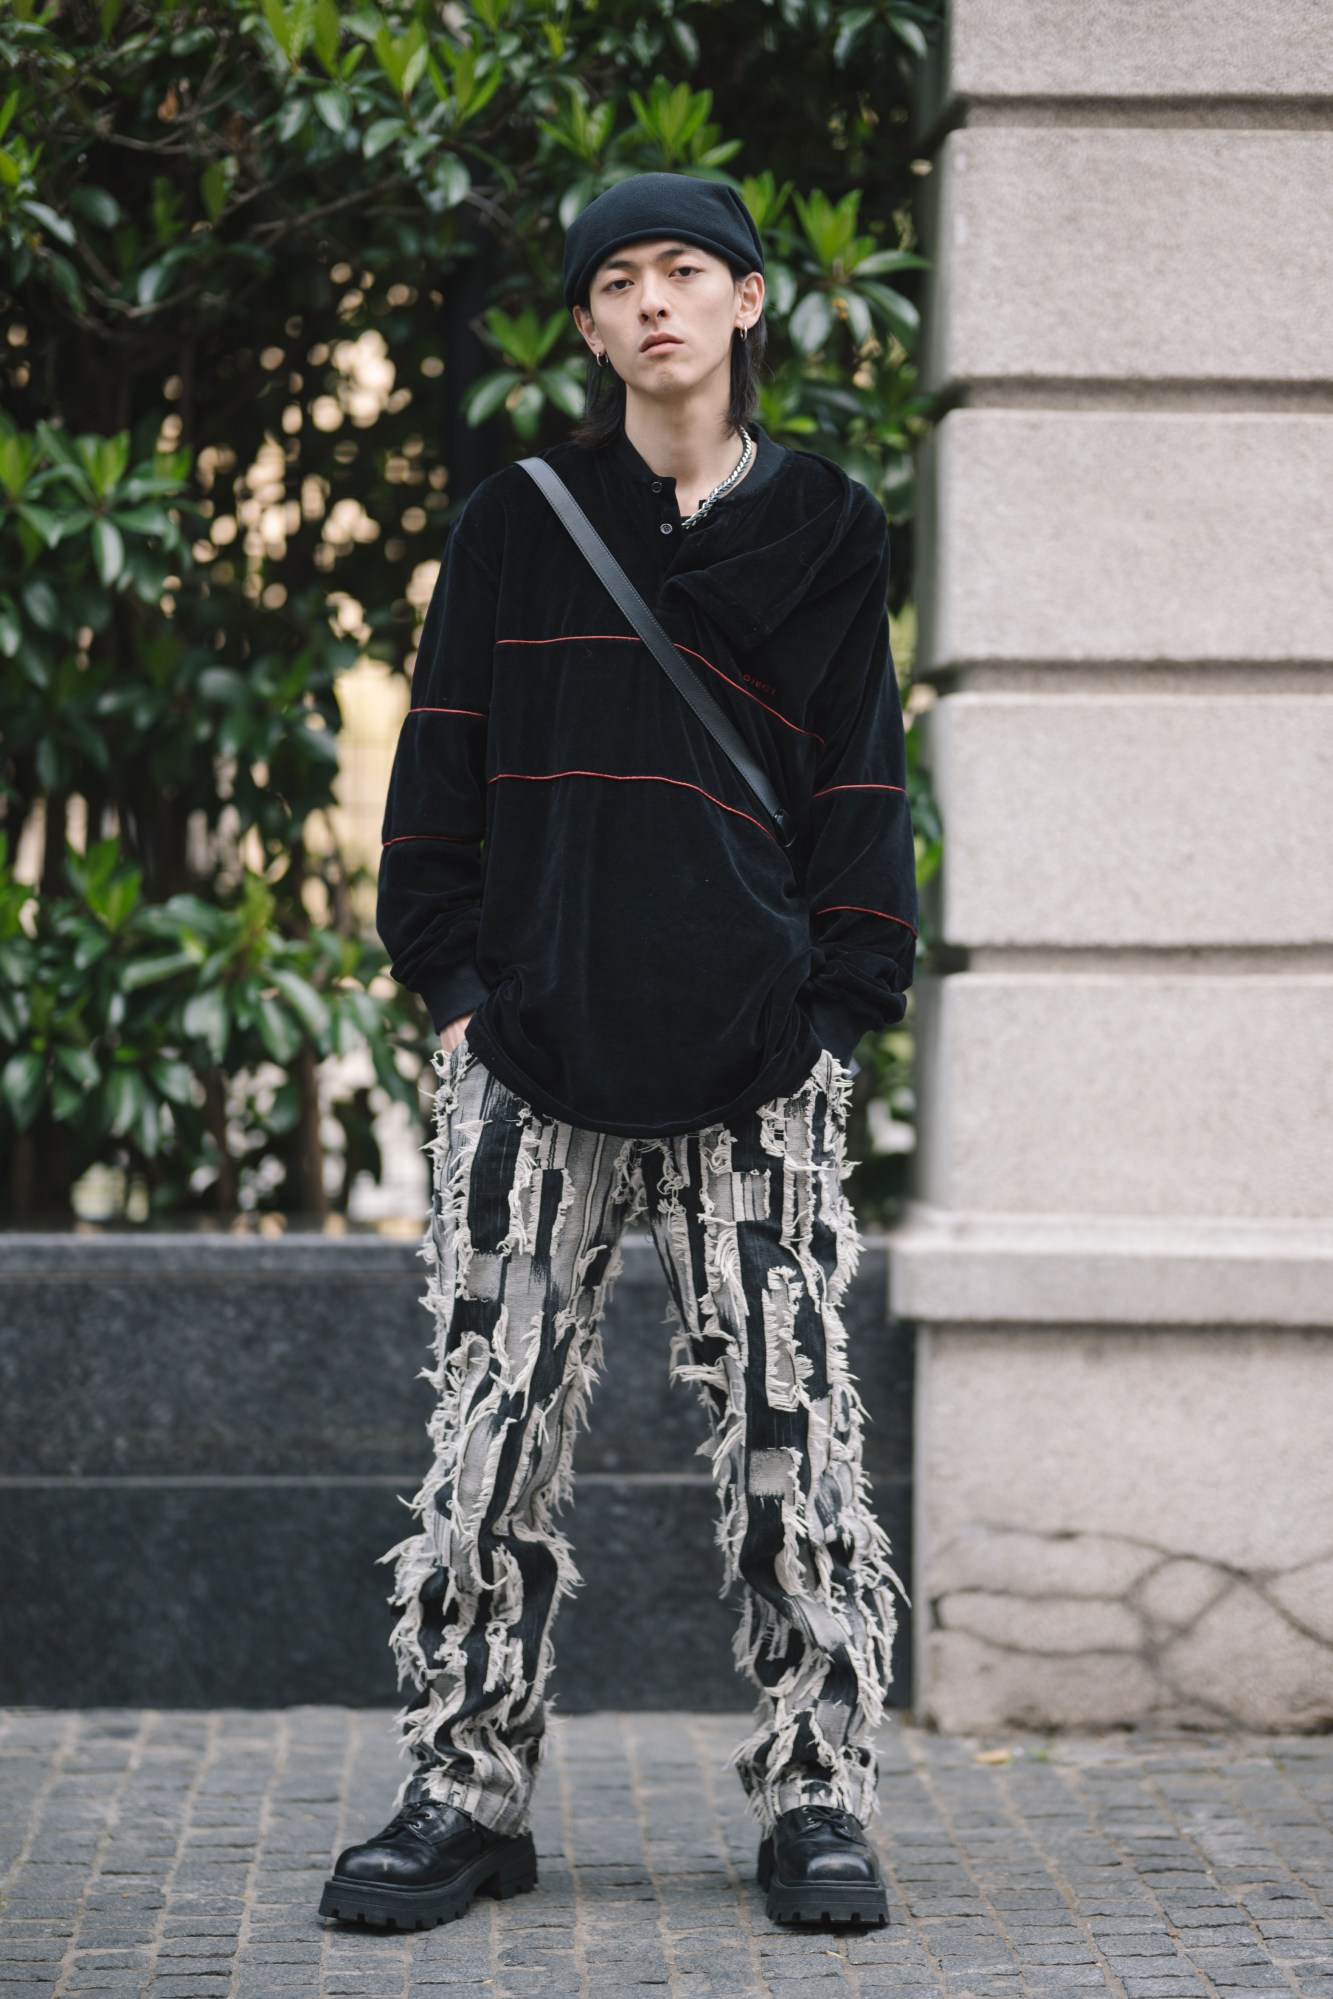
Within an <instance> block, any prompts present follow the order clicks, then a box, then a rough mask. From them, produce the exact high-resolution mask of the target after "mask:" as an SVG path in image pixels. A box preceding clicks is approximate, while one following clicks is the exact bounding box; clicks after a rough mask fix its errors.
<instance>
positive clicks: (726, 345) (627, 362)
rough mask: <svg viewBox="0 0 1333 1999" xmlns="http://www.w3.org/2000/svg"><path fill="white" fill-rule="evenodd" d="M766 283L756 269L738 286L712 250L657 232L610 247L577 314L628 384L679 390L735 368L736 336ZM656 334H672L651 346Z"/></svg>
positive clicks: (654, 390)
mask: <svg viewBox="0 0 1333 1999" xmlns="http://www.w3.org/2000/svg"><path fill="white" fill-rule="evenodd" d="M763 286H764V281H763V278H762V277H761V276H760V275H759V273H758V272H757V271H754V272H752V273H750V275H749V276H747V277H746V278H745V279H744V280H743V281H742V282H741V284H740V285H739V286H738V284H737V282H736V279H735V277H734V276H733V274H732V271H731V267H730V266H729V265H728V264H727V263H726V262H725V261H724V259H723V258H721V257H715V256H714V255H713V253H712V251H711V250H702V249H698V248H696V247H695V245H694V244H692V243H679V242H677V241H676V240H675V238H674V237H671V236H654V237H650V238H646V239H645V240H644V241H643V242H641V243H626V244H625V245H624V246H623V247H622V248H620V249H618V250H613V251H612V252H611V255H610V256H609V257H608V258H607V259H606V261H605V263H603V264H601V265H599V266H598V268H597V270H596V271H595V272H594V273H593V278H592V283H591V285H590V286H589V289H588V304H587V307H586V309H585V308H584V307H583V306H575V307H574V318H575V322H576V323H577V325H578V328H579V331H580V332H581V333H582V334H583V336H584V338H585V339H586V340H587V342H588V344H589V346H590V347H591V348H592V349H593V351H594V352H598V351H601V352H604V353H605V354H606V356H607V359H608V361H609V363H610V365H611V366H612V367H613V368H614V369H615V371H616V373H617V374H618V375H619V376H620V378H621V380H622V381H623V382H624V383H625V384H626V385H627V386H628V387H632V388H635V389H638V390H639V391H641V392H642V393H644V394H646V395H674V394H680V393H681V392H683V391H685V390H688V389H692V388H693V387H694V386H695V385H696V384H697V383H698V382H700V381H701V380H703V379H704V377H705V376H707V375H709V374H711V373H712V372H713V371H714V370H716V369H718V368H721V367H726V366H729V364H730V354H731V340H732V334H733V332H734V331H735V329H736V328H737V326H741V325H745V326H748V325H749V324H751V323H752V321H753V320H755V319H756V318H757V317H758V310H757V308H758V305H759V303H760V301H761V300H762V298H763ZM655 334H662V335H670V336H671V338H670V340H666V341H663V342H660V343H659V344H656V345H650V346H645V344H644V343H645V341H647V340H649V339H650V337H651V336H653V335H655Z"/></svg>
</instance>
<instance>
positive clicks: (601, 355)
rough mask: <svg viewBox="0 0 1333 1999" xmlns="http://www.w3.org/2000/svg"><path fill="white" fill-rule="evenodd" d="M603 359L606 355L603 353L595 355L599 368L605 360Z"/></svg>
mask: <svg viewBox="0 0 1333 1999" xmlns="http://www.w3.org/2000/svg"><path fill="white" fill-rule="evenodd" d="M605 360H606V356H605V354H599V355H598V356H597V365H598V367H599V368H600V367H601V366H602V365H603V363H604V362H605Z"/></svg>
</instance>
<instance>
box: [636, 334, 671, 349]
mask: <svg viewBox="0 0 1333 1999" xmlns="http://www.w3.org/2000/svg"><path fill="white" fill-rule="evenodd" d="M679 346H680V342H679V340H677V339H676V337H675V335H674V334H671V333H657V334H654V336H653V338H652V339H651V340H645V341H644V343H643V346H642V347H641V348H640V349H639V352H640V353H641V354H652V353H655V352H656V350H657V349H658V348H659V347H679Z"/></svg>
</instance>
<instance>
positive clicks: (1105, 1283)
mask: <svg viewBox="0 0 1333 1999" xmlns="http://www.w3.org/2000/svg"><path fill="white" fill-rule="evenodd" d="M1330 102H1333V35H1330V33H1329V14H1328V9H1327V6H1326V5H1322V4H1317V0H1291V4H1288V5H1285V6H1282V7H1272V6H1267V5H1260V4H1256V0H1207V4H1204V0H1183V3H1182V4H1179V5H1176V6H1173V7H1139V8H1134V7H1125V6H1123V5H1121V4H1118V0H1041V4H1035V5H1034V4H1033V0H952V5H951V8H950V21H949V28H948V36H947V42H946V47H945V50H944V54H943V59H942V61H941V63H940V65H939V68H938V71H937V73H936V75H935V77H934V79H933V82H932V85H931V88H930V90H929V92H928V93H927V96H926V100H925V101H924V103H923V105H922V129H921V148H922V153H923V155H924V156H927V157H929V158H930V160H931V162H932V170H931V171H930V173H929V174H928V175H927V176H926V178H925V180H924V182H923V189H924V194H925V209H926V213H925V215H924V218H923V219H924V225H925V226H924V234H925V243H924V247H925V249H926V251H927V253H928V254H929V255H930V256H931V257H932V258H933V259H934V260H935V269H934V270H933V272H932V274H931V297H930V300H929V312H928V319H929V327H928V335H927V345H926V350H925V355H924V369H925V386H926V387H928V388H929V389H931V390H934V391H936V392H941V393H943V394H944V395H945V396H946V397H947V399H948V407H947V413H946V414H944V416H943V419H942V421H941V422H940V423H939V424H938V427H937V428H936V429H935V430H934V431H933V433H932V435H931V437H930V439H929V441H928V444H927V445H926V447H925V449H924V451H923V453H922V456H921V464H920V468H919V469H920V474H921V492H920V513H919V519H918V528H919V538H918V548H919V561H920V572H919V577H918V604H919V612H920V619H921V644H920V656H919V663H918V671H919V672H920V673H921V674H922V675H923V676H924V677H925V678H926V679H928V680H929V681H931V682H932V683H933V684H934V685H935V686H936V687H937V689H938V690H939V699H938V700H937V701H936V703H935V704H934V706H933V707H932V708H931V710H930V711H929V713H928V715H926V716H925V717H924V718H923V725H924V726H925V727H926V729H927V731H928V741H929V746H930V758H929V761H930V763H931V767H932V770H933V772H934V778H935V787H936V793H937V796H938V799H939V802H940V807H941V811H942V817H943V824H944V837H945V855H944V865H943V875H942V879H941V882H940V884H939V890H940V892H939V897H938V901H937V905H936V923H937V929H938V934H939V935H940V937H941V939H942V946H941V950H940V952H939V954H938V963H937V966H936V968H935V969H934V970H933V972H932V974H931V976H929V977H927V978H925V979H923V980H921V981H920V982H919V984H918V1032H919V1048H920V1089H919V1102H920V1128H919V1133H918V1149H917V1181H916V1199H915V1202H914V1204H913V1207H912V1209H911V1211H910V1213H909V1215H908V1217H907V1219H906V1222H905V1224H904V1226H902V1227H901V1228H900V1229H898V1230H897V1231H896V1232H895V1233H894V1234H893V1236H892V1237H891V1239H890V1260H891V1275H890V1299H891V1306H892V1309H893V1311H894V1312H895V1313H896V1314H900V1315H903V1316H905V1317H907V1318H909V1319H911V1320H913V1321H914V1322H915V1324H916V1327H917V1336H918V1345H917V1403H916V1433H917V1446H916V1501H915V1503H916V1551H915V1563H914V1568H915V1575H916V1620H915V1629H916V1633H917V1676H916V1694H917V1700H918V1703H919V1705H920V1707H921V1709H922V1710H923V1711H924V1712H925V1714H926V1715H927V1716H929V1717H930V1718H933V1719H934V1720H935V1721H936V1722H938V1723H939V1724H940V1725H941V1726H943V1727H945V1728H950V1729H953V1728H979V1727H984V1726H989V1725H992V1724H997V1723H1003V1722H1019V1723H1036V1724H1043V1723H1063V1722H1113V1723H1121V1722H1126V1721H1134V1720H1136V1719H1139V1718H1147V1717H1159V1718H1170V1719H1174V1720H1177V1721H1183V1722H1186V1723H1192V1724H1197V1725H1202V1726H1212V1725H1216V1724H1219V1723H1228V1722H1241V1723H1246V1724H1252V1725H1258V1726H1261V1727H1264V1726H1274V1727H1287V1726H1297V1727H1300V1726H1327V1725H1328V1724H1329V1722H1330V1721H1331V1720H1333V1227H1331V1223H1330V1217H1331V1216H1333V1067H1331V1059H1330V1049H1333V861H1331V856H1333V837H1331V834H1333V826H1331V824H1330V807H1331V802H1333V342H1330V340H1329V327H1330V325H1331V324H1333V132H1330V131H1329V130H1328V107H1329V104H1330Z"/></svg>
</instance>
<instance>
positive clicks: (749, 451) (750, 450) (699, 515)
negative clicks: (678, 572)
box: [680, 425, 754, 528]
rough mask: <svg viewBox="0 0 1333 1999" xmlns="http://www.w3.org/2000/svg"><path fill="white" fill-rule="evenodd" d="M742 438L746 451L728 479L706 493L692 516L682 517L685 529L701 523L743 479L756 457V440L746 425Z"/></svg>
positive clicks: (733, 467) (685, 515)
mask: <svg viewBox="0 0 1333 1999" xmlns="http://www.w3.org/2000/svg"><path fill="white" fill-rule="evenodd" d="M741 436H742V437H743V438H744V439H745V449H744V451H742V453H741V455H740V457H739V458H738V459H737V460H736V463H735V464H734V465H733V466H732V468H731V470H730V472H728V474H727V476H726V478H725V479H719V481H718V483H717V484H716V486H714V488H713V490H712V492H711V493H706V494H705V495H704V497H703V499H702V500H700V502H699V504H698V506H697V507H696V508H695V510H694V512H693V513H692V514H682V515H681V517H680V524H681V526H682V527H683V528H692V527H693V526H694V524H695V522H696V521H701V520H702V519H703V517H704V515H705V514H706V513H707V512H708V509H709V508H710V507H711V506H712V505H713V503H714V501H715V500H719V499H721V497H722V495H723V493H725V492H726V490H727V488H728V487H729V486H734V485H735V483H736V481H737V480H738V479H739V478H740V477H741V475H742V473H743V472H744V470H745V468H746V466H747V465H748V464H749V462H750V460H751V459H752V458H753V457H754V439H753V437H751V435H750V433H749V431H748V430H746V429H745V427H744V425H742V427H741Z"/></svg>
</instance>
